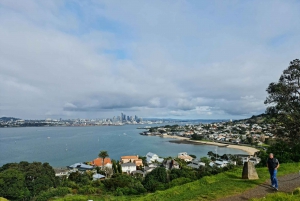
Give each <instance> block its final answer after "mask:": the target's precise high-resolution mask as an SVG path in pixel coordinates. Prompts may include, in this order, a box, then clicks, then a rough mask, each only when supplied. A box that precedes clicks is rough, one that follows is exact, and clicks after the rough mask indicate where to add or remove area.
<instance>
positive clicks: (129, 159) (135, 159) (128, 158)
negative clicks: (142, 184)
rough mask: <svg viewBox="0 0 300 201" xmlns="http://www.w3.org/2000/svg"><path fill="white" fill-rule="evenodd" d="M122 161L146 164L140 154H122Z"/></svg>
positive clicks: (137, 164)
mask: <svg viewBox="0 0 300 201" xmlns="http://www.w3.org/2000/svg"><path fill="white" fill-rule="evenodd" d="M121 163H135V165H136V166H137V167H140V166H144V164H143V160H142V159H139V156H121Z"/></svg>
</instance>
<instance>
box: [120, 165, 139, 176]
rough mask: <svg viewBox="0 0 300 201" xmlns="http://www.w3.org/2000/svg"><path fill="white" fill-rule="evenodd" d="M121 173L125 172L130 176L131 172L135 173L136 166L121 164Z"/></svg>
mask: <svg viewBox="0 0 300 201" xmlns="http://www.w3.org/2000/svg"><path fill="white" fill-rule="evenodd" d="M121 166H122V172H126V173H128V174H130V173H131V172H133V171H136V165H135V163H122V164H121Z"/></svg>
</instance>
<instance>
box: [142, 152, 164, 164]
mask: <svg viewBox="0 0 300 201" xmlns="http://www.w3.org/2000/svg"><path fill="white" fill-rule="evenodd" d="M146 158H147V163H153V162H155V161H157V162H159V163H161V162H163V161H164V159H163V158H159V157H158V155H156V154H154V153H152V152H148V153H147V155H146Z"/></svg>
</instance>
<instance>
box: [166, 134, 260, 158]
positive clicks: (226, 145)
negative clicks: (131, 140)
mask: <svg viewBox="0 0 300 201" xmlns="http://www.w3.org/2000/svg"><path fill="white" fill-rule="evenodd" d="M163 137H164V138H172V139H177V140H178V141H185V143H187V144H189V143H190V144H199V145H203V144H207V145H215V146H218V147H228V148H232V149H239V150H242V151H245V152H247V153H248V154H249V155H254V153H255V152H257V151H259V150H258V149H256V148H254V147H247V146H242V145H233V144H223V143H219V142H207V141H198V140H190V138H186V137H179V136H169V135H167V136H163ZM173 142H175V141H173Z"/></svg>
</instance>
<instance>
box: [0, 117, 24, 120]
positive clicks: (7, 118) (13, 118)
mask: <svg viewBox="0 0 300 201" xmlns="http://www.w3.org/2000/svg"><path fill="white" fill-rule="evenodd" d="M11 120H13V121H16V120H20V119H19V118H15V117H1V118H0V121H11Z"/></svg>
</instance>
